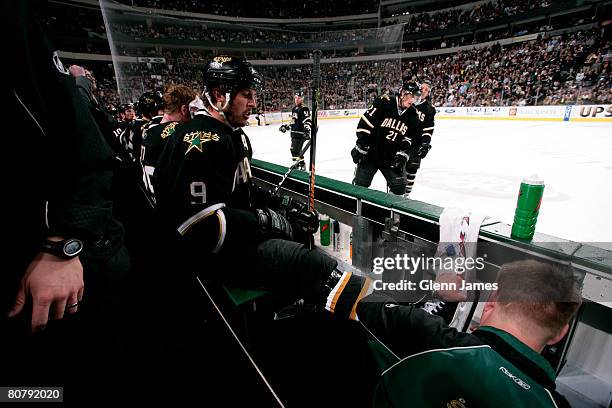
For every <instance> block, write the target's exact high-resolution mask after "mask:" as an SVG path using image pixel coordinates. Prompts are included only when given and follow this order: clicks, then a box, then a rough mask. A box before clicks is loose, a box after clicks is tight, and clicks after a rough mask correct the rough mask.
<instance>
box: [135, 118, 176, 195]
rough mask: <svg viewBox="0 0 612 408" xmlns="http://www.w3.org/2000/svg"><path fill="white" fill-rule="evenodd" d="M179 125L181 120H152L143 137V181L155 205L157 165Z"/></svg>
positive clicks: (141, 160)
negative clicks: (158, 121)
mask: <svg viewBox="0 0 612 408" xmlns="http://www.w3.org/2000/svg"><path fill="white" fill-rule="evenodd" d="M178 125H179V122H177V121H171V122H164V123H156V122H154V121H153V120H151V122H150V123H149V125H148V126H147V128H146V129H145V132H144V134H143V137H142V147H141V150H140V165H141V167H142V182H143V188H144V190H145V191H146V194H147V196H148V199H149V201H150V202H151V203H152V204H153V205H154V204H155V190H154V188H153V177H154V173H155V166H156V165H157V161H158V160H159V157H160V156H161V154H162V152H163V150H164V146H165V145H166V142H167V141H168V139H169V137H170V136H172V134H173V133H174V131H175V130H176V128H177V126H178Z"/></svg>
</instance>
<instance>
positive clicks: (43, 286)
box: [8, 252, 84, 332]
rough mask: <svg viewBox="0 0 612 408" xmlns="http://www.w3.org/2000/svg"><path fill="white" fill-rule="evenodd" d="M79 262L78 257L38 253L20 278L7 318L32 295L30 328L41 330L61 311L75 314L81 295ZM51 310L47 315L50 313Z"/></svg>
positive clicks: (81, 280)
mask: <svg viewBox="0 0 612 408" xmlns="http://www.w3.org/2000/svg"><path fill="white" fill-rule="evenodd" d="M83 290H84V282H83V265H81V261H80V260H79V258H78V257H75V258H72V259H61V258H58V257H56V256H55V255H51V254H47V253H44V252H41V253H39V254H38V255H37V256H36V258H34V260H33V261H32V262H31V263H30V265H29V266H28V268H27V270H26V273H25V275H24V276H23V278H22V279H21V285H20V287H19V291H18V292H17V297H16V299H15V304H14V306H13V308H12V309H11V311H10V312H9V314H8V317H14V316H17V315H18V314H19V313H21V311H22V310H23V308H24V306H25V304H26V302H27V300H28V297H31V298H32V331H33V332H36V331H38V330H42V329H43V328H44V327H45V326H46V325H47V322H48V321H49V317H50V316H51V318H52V319H61V318H63V317H64V312H65V311H67V312H68V313H75V312H76V311H77V309H78V306H74V307H69V306H70V305H75V304H78V302H80V301H81V299H82V298H83ZM50 313H51V315H50Z"/></svg>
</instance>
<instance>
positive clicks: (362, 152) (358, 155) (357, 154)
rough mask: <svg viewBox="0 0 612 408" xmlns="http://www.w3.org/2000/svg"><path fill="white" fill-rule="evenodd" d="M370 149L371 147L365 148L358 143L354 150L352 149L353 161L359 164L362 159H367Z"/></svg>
mask: <svg viewBox="0 0 612 408" xmlns="http://www.w3.org/2000/svg"><path fill="white" fill-rule="evenodd" d="M368 149H369V147H366V148H364V147H361V146H359V145H358V144H356V145H355V147H353V150H351V157H352V158H353V163H355V164H359V162H360V161H362V160H363V159H365V157H366V156H367V155H368Z"/></svg>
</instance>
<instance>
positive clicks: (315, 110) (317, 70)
mask: <svg viewBox="0 0 612 408" xmlns="http://www.w3.org/2000/svg"><path fill="white" fill-rule="evenodd" d="M312 60H313V67H312V76H313V78H312V130H311V135H310V142H311V144H310V183H309V186H308V210H309V211H310V212H315V160H316V157H317V133H319V125H318V118H317V116H318V114H319V96H320V93H321V90H320V88H321V50H314V52H313V53H312ZM313 246H314V242H312V240H311V244H310V248H311V249H312V247H313Z"/></svg>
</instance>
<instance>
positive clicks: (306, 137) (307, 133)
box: [304, 127, 310, 140]
mask: <svg viewBox="0 0 612 408" xmlns="http://www.w3.org/2000/svg"><path fill="white" fill-rule="evenodd" d="M304 140H310V128H309V127H305V128H304Z"/></svg>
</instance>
